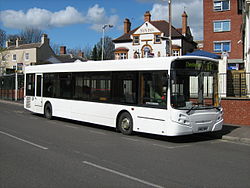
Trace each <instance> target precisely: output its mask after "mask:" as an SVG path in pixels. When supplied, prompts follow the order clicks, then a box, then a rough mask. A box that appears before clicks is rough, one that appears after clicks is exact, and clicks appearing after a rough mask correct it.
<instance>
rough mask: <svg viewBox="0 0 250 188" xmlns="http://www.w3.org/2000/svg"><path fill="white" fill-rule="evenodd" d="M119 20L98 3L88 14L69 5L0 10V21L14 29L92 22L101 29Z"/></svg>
mask: <svg viewBox="0 0 250 188" xmlns="http://www.w3.org/2000/svg"><path fill="white" fill-rule="evenodd" d="M118 20H119V17H118V16H117V15H111V16H107V15H106V12H105V9H104V8H102V7H99V5H98V4H96V5H94V6H93V7H90V8H89V9H88V11H87V14H86V15H83V13H81V12H79V11H78V10H77V9H75V8H74V7H71V6H68V7H66V8H65V9H63V10H60V11H57V12H51V11H49V10H46V9H41V8H31V9H29V10H28V11H27V12H24V11H22V10H20V11H15V10H4V11H0V22H2V24H3V25H4V26H5V27H7V28H13V29H24V28H27V27H35V28H38V29H46V28H51V27H63V26H67V25H72V24H83V23H85V24H91V26H90V28H92V29H94V30H101V28H102V25H103V24H112V25H116V24H117V22H118Z"/></svg>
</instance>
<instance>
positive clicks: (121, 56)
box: [115, 52, 128, 59]
mask: <svg viewBox="0 0 250 188" xmlns="http://www.w3.org/2000/svg"><path fill="white" fill-rule="evenodd" d="M115 59H128V57H127V53H125V52H120V53H116V54H115Z"/></svg>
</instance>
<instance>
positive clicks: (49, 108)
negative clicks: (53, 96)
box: [44, 103, 52, 119]
mask: <svg viewBox="0 0 250 188" xmlns="http://www.w3.org/2000/svg"><path fill="white" fill-rule="evenodd" d="M44 117H45V118H47V119H52V106H51V104H50V103H46V104H45V107H44Z"/></svg>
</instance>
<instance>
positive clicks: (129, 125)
mask: <svg viewBox="0 0 250 188" xmlns="http://www.w3.org/2000/svg"><path fill="white" fill-rule="evenodd" d="M118 129H119V130H120V131H121V132H122V134H125V135H131V134H132V132H133V119H132V117H131V115H130V114H129V113H128V112H123V113H122V114H121V115H120V117H119V121H118Z"/></svg>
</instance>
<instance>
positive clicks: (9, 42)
mask: <svg viewBox="0 0 250 188" xmlns="http://www.w3.org/2000/svg"><path fill="white" fill-rule="evenodd" d="M10 46H11V41H10V39H9V40H7V41H6V48H8V47H10Z"/></svg>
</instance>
